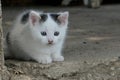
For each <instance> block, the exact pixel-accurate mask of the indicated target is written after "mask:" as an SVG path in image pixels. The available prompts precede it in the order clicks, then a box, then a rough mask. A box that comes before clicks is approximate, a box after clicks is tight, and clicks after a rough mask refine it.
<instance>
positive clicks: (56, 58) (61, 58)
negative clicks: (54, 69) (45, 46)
mask: <svg viewBox="0 0 120 80" xmlns="http://www.w3.org/2000/svg"><path fill="white" fill-rule="evenodd" d="M53 61H64V57H63V56H61V55H60V56H54V57H53Z"/></svg>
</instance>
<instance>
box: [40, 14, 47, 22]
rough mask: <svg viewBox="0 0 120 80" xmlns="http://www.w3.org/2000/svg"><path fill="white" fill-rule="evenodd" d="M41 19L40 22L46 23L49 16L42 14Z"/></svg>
mask: <svg viewBox="0 0 120 80" xmlns="http://www.w3.org/2000/svg"><path fill="white" fill-rule="evenodd" d="M40 17H41V19H40V22H45V21H46V20H47V18H48V16H47V14H40Z"/></svg>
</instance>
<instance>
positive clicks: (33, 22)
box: [5, 11, 69, 64]
mask: <svg viewBox="0 0 120 80" xmlns="http://www.w3.org/2000/svg"><path fill="white" fill-rule="evenodd" d="M68 16H69V13H68V12H60V13H43V12H36V11H28V12H24V13H22V14H21V15H20V16H19V17H18V18H17V20H16V21H15V23H14V27H13V29H12V30H11V31H10V32H9V33H8V34H7V37H6V41H7V44H8V49H9V51H10V53H6V54H5V57H14V58H17V59H23V60H31V59H32V60H36V61H37V62H39V63H43V64H47V63H51V62H52V61H64V57H63V56H62V54H61V51H62V46H63V43H64V39H65V36H66V30H67V26H68Z"/></svg>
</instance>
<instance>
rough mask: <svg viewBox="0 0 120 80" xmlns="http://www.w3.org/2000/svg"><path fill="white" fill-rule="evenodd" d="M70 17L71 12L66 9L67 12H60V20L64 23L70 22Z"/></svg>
mask: <svg viewBox="0 0 120 80" xmlns="http://www.w3.org/2000/svg"><path fill="white" fill-rule="evenodd" d="M68 17H69V12H68V11H66V12H63V13H60V15H59V16H58V20H59V21H60V23H61V24H62V25H65V24H68Z"/></svg>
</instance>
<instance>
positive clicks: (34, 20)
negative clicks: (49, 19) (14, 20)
mask: <svg viewBox="0 0 120 80" xmlns="http://www.w3.org/2000/svg"><path fill="white" fill-rule="evenodd" d="M29 18H30V19H29V20H30V23H31V24H32V25H33V26H34V25H35V23H37V22H39V20H40V18H41V17H40V16H39V13H37V12H35V11H31V12H30V17H29Z"/></svg>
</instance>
